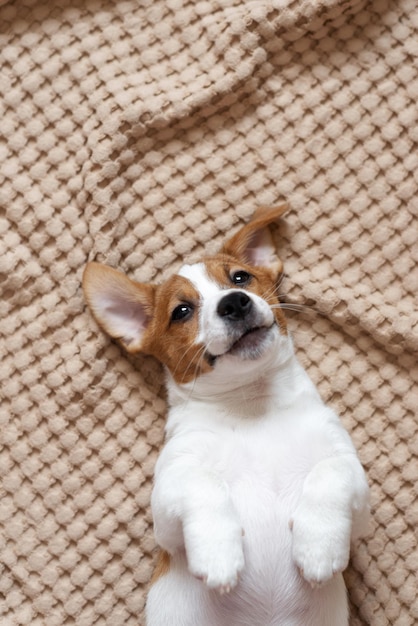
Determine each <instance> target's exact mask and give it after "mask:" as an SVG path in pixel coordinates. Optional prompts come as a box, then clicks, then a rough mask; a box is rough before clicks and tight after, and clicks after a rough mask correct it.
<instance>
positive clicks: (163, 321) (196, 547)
mask: <svg viewBox="0 0 418 626" xmlns="http://www.w3.org/2000/svg"><path fill="white" fill-rule="evenodd" d="M284 209H285V207H276V208H272V209H259V210H258V211H257V212H256V213H255V215H254V217H253V219H252V220H251V221H250V222H249V223H248V224H246V225H245V226H243V227H242V228H241V229H240V230H239V231H238V232H237V233H236V234H235V235H234V236H233V237H232V238H230V239H229V240H228V241H227V242H226V244H225V245H224V246H223V248H222V250H221V252H220V253H219V254H217V255H215V256H212V257H209V258H204V259H203V260H202V261H201V262H199V263H194V264H192V265H184V266H183V267H182V268H181V269H180V271H179V272H178V274H176V275H175V276H173V277H172V278H170V279H169V280H167V281H166V282H165V283H163V284H161V285H158V286H153V285H146V284H139V283H136V282H133V281H132V280H130V279H129V278H127V277H126V276H124V275H123V274H121V273H119V272H117V271H115V270H113V269H111V268H109V267H105V266H103V265H99V264H97V263H90V264H88V266H87V268H86V270H85V274H84V280H83V287H84V292H85V295H86V299H87V302H88V304H89V306H90V308H91V310H92V312H93V314H94V316H95V318H96V319H97V321H98V322H99V324H100V325H101V326H102V327H103V328H104V330H105V331H106V332H108V333H109V335H111V336H112V337H114V338H116V339H118V340H119V341H120V343H121V344H122V345H123V346H124V347H125V348H126V349H127V350H128V351H129V352H137V351H141V352H144V353H147V354H151V355H154V356H155V357H157V359H159V360H160V361H161V362H162V363H163V364H164V366H165V368H166V371H167V387H168V399H169V405H170V411H169V416H168V421H167V428H166V437H167V440H166V444H165V447H164V449H163V451H162V453H161V455H160V457H159V460H158V462H157V466H156V470H155V485H154V490H153V494H152V512H153V517H154V524H155V537H156V540H157V543H158V544H159V545H160V546H161V548H162V552H161V556H160V562H159V564H158V567H157V573H156V576H155V577H154V582H153V584H152V587H151V591H150V593H149V597H148V602H147V624H148V626H346V625H347V624H348V605H347V598H346V590H345V585H344V581H343V577H342V574H341V572H342V571H343V570H344V568H345V567H346V566H347V563H348V559H349V552H350V540H351V539H352V538H353V537H355V536H360V535H361V534H362V533H363V532H364V530H365V526H366V524H367V519H368V510H369V504H368V486H367V482H366V479H365V475H364V472H363V469H362V467H361V465H360V462H359V460H358V458H357V455H356V451H355V449H354V447H353V444H352V442H351V440H350V437H349V436H348V434H347V433H346V431H345V430H344V428H343V427H342V425H341V423H340V421H339V419H338V417H337V416H336V414H335V413H334V411H333V410H331V409H330V408H328V407H327V406H325V405H324V403H323V402H322V400H321V398H320V397H319V395H318V392H317V390H316V389H315V387H314V385H313V383H312V382H311V380H310V379H309V378H308V376H307V374H306V373H305V371H304V370H303V368H302V367H301V365H300V364H299V363H298V361H297V359H296V357H295V355H294V351H293V347H292V340H291V338H290V336H289V334H288V332H287V330H286V320H285V317H284V315H283V310H282V309H281V307H280V304H279V302H278V299H277V289H276V287H277V280H278V276H279V275H280V274H281V270H282V264H281V262H280V261H279V259H278V258H277V257H276V255H275V252H274V248H273V245H272V240H271V237H270V234H269V231H268V228H267V226H268V225H269V224H270V223H272V222H274V221H275V220H277V219H278V218H279V217H280V215H281V214H282V213H283V212H284Z"/></svg>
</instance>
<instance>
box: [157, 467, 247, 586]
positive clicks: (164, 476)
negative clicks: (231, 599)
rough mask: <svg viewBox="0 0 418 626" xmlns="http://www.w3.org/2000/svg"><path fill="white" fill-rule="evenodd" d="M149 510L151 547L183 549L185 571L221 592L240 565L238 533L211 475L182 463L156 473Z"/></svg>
mask: <svg viewBox="0 0 418 626" xmlns="http://www.w3.org/2000/svg"><path fill="white" fill-rule="evenodd" d="M152 509H153V514H154V519H155V527H154V531H155V537H156V540H157V543H158V544H159V545H160V546H161V547H163V548H164V549H165V550H167V552H169V553H171V554H175V553H176V552H178V551H179V550H180V551H181V550H183V549H185V551H186V555H187V564H188V569H189V571H190V572H191V573H192V574H193V575H194V576H195V577H196V578H198V579H200V580H202V581H204V582H205V583H206V585H207V586H208V587H210V588H213V589H218V590H219V591H220V592H221V593H223V592H228V591H230V590H231V589H232V588H233V587H234V586H235V585H236V584H237V581H238V576H239V573H240V571H241V570H242V568H243V566H244V553H243V540H242V528H241V525H240V523H239V520H238V517H237V514H236V512H235V509H234V507H233V505H232V502H231V500H230V497H229V491H228V488H227V486H226V484H225V483H224V481H222V480H221V479H220V478H219V477H218V476H217V475H216V474H215V473H212V472H210V471H209V470H207V469H205V468H204V467H203V468H202V467H201V466H200V467H199V466H195V465H192V464H188V463H187V462H185V461H184V458H183V459H182V460H179V461H178V462H174V463H170V464H169V465H166V466H165V467H164V470H163V471H159V472H158V473H157V478H156V483H155V487H154V492H153V495H152Z"/></svg>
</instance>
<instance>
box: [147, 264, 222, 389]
mask: <svg viewBox="0 0 418 626" xmlns="http://www.w3.org/2000/svg"><path fill="white" fill-rule="evenodd" d="M199 307H200V294H199V293H198V291H197V290H196V289H195V288H194V287H193V285H192V284H191V282H190V281H189V280H187V279H186V278H183V277H182V276H178V275H176V276H173V277H172V278H171V279H169V280H168V281H167V282H165V283H164V284H163V285H161V286H159V287H157V289H156V292H155V299H154V314H153V316H152V318H151V320H150V323H149V325H148V327H147V329H146V331H145V333H144V337H143V342H142V346H141V352H145V353H146V354H151V355H153V356H155V357H156V358H157V359H158V360H159V361H161V363H163V364H164V365H166V366H167V367H168V369H169V370H170V372H171V375H172V376H173V378H174V380H175V381H176V382H177V383H179V384H184V383H187V382H190V381H191V380H193V379H194V378H196V377H197V376H200V375H201V374H204V373H205V372H208V371H210V370H211V369H212V367H211V365H210V363H209V362H208V361H207V360H206V359H205V347H204V346H203V345H202V344H198V343H196V339H197V337H198V334H199Z"/></svg>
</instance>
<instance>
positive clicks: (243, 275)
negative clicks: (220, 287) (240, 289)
mask: <svg viewBox="0 0 418 626" xmlns="http://www.w3.org/2000/svg"><path fill="white" fill-rule="evenodd" d="M250 278H251V275H250V274H249V273H248V272H245V271H244V270H240V271H238V272H234V273H233V274H232V276H231V280H232V282H233V283H234V285H246V284H247V283H248V282H249V281H250Z"/></svg>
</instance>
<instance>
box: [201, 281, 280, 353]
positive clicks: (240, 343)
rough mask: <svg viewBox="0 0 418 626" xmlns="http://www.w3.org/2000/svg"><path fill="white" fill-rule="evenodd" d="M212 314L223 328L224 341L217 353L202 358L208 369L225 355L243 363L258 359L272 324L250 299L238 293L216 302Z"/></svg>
mask: <svg viewBox="0 0 418 626" xmlns="http://www.w3.org/2000/svg"><path fill="white" fill-rule="evenodd" d="M216 314H217V316H218V318H220V319H221V320H222V322H223V324H224V327H225V332H226V336H227V337H228V340H227V342H226V344H227V345H226V347H225V349H224V350H223V351H222V352H221V353H219V354H211V353H210V352H209V351H207V352H206V354H205V357H206V359H207V361H208V362H209V363H210V365H214V364H215V361H216V359H217V358H218V357H219V356H222V355H225V354H229V355H231V356H232V355H234V356H240V357H241V358H246V359H256V358H258V357H259V356H260V354H261V353H262V352H263V346H265V342H266V339H267V337H268V335H269V333H270V330H271V328H272V326H274V320H267V319H266V318H265V315H263V314H262V313H261V312H260V311H259V310H258V307H257V306H256V304H255V303H254V301H253V299H252V298H251V297H250V296H249V295H248V294H247V293H246V292H245V291H240V290H238V289H237V290H234V291H231V292H229V293H227V294H226V295H224V296H223V297H222V298H221V299H220V300H219V302H218V304H217V307H216Z"/></svg>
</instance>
